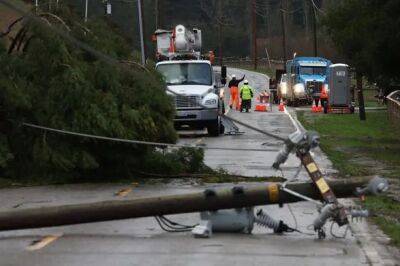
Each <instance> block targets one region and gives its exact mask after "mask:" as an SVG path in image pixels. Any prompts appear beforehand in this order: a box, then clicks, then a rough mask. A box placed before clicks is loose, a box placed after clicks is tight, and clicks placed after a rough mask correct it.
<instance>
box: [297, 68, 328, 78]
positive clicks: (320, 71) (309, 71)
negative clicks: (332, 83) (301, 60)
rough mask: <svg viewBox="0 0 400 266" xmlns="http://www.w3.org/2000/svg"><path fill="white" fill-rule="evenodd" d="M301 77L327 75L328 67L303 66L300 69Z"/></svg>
mask: <svg viewBox="0 0 400 266" xmlns="http://www.w3.org/2000/svg"><path fill="white" fill-rule="evenodd" d="M300 74H301V75H321V76H324V75H326V67H311V66H302V67H301V68H300Z"/></svg>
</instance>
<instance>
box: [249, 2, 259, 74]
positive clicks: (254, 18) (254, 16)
mask: <svg viewBox="0 0 400 266" xmlns="http://www.w3.org/2000/svg"><path fill="white" fill-rule="evenodd" d="M256 8H257V7H256V0H252V2H251V17H252V23H251V24H252V32H253V34H252V37H253V64H254V69H257V64H258V62H257V13H256Z"/></svg>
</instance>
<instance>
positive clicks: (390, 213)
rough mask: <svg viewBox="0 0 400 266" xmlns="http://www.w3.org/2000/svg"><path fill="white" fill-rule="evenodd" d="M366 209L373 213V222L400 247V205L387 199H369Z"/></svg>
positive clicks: (367, 199)
mask: <svg viewBox="0 0 400 266" xmlns="http://www.w3.org/2000/svg"><path fill="white" fill-rule="evenodd" d="M365 207H366V208H368V210H370V211H372V214H373V216H374V218H373V220H374V222H376V223H377V224H378V225H379V227H380V228H381V229H382V230H383V232H385V233H386V234H387V235H389V236H390V237H391V238H392V244H394V245H396V246H398V247H400V204H399V202H398V201H395V200H392V199H390V198H387V197H383V196H382V197H367V198H366V201H365Z"/></svg>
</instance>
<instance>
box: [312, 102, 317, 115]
mask: <svg viewBox="0 0 400 266" xmlns="http://www.w3.org/2000/svg"><path fill="white" fill-rule="evenodd" d="M311 112H313V113H316V112H318V109H317V106H316V105H315V101H313V102H312V106H311Z"/></svg>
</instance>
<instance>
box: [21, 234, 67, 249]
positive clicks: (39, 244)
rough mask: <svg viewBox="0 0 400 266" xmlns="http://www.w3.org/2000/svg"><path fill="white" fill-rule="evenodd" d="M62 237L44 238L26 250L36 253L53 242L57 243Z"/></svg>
mask: <svg viewBox="0 0 400 266" xmlns="http://www.w3.org/2000/svg"><path fill="white" fill-rule="evenodd" d="M61 236H62V234H60V235H51V236H46V237H43V238H42V239H41V240H39V241H34V242H33V243H32V244H31V245H29V246H28V247H27V248H26V249H27V250H29V251H35V250H39V249H42V248H44V247H45V246H47V245H50V244H51V243H52V242H54V241H56V240H57V239H59V238H60V237H61Z"/></svg>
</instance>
